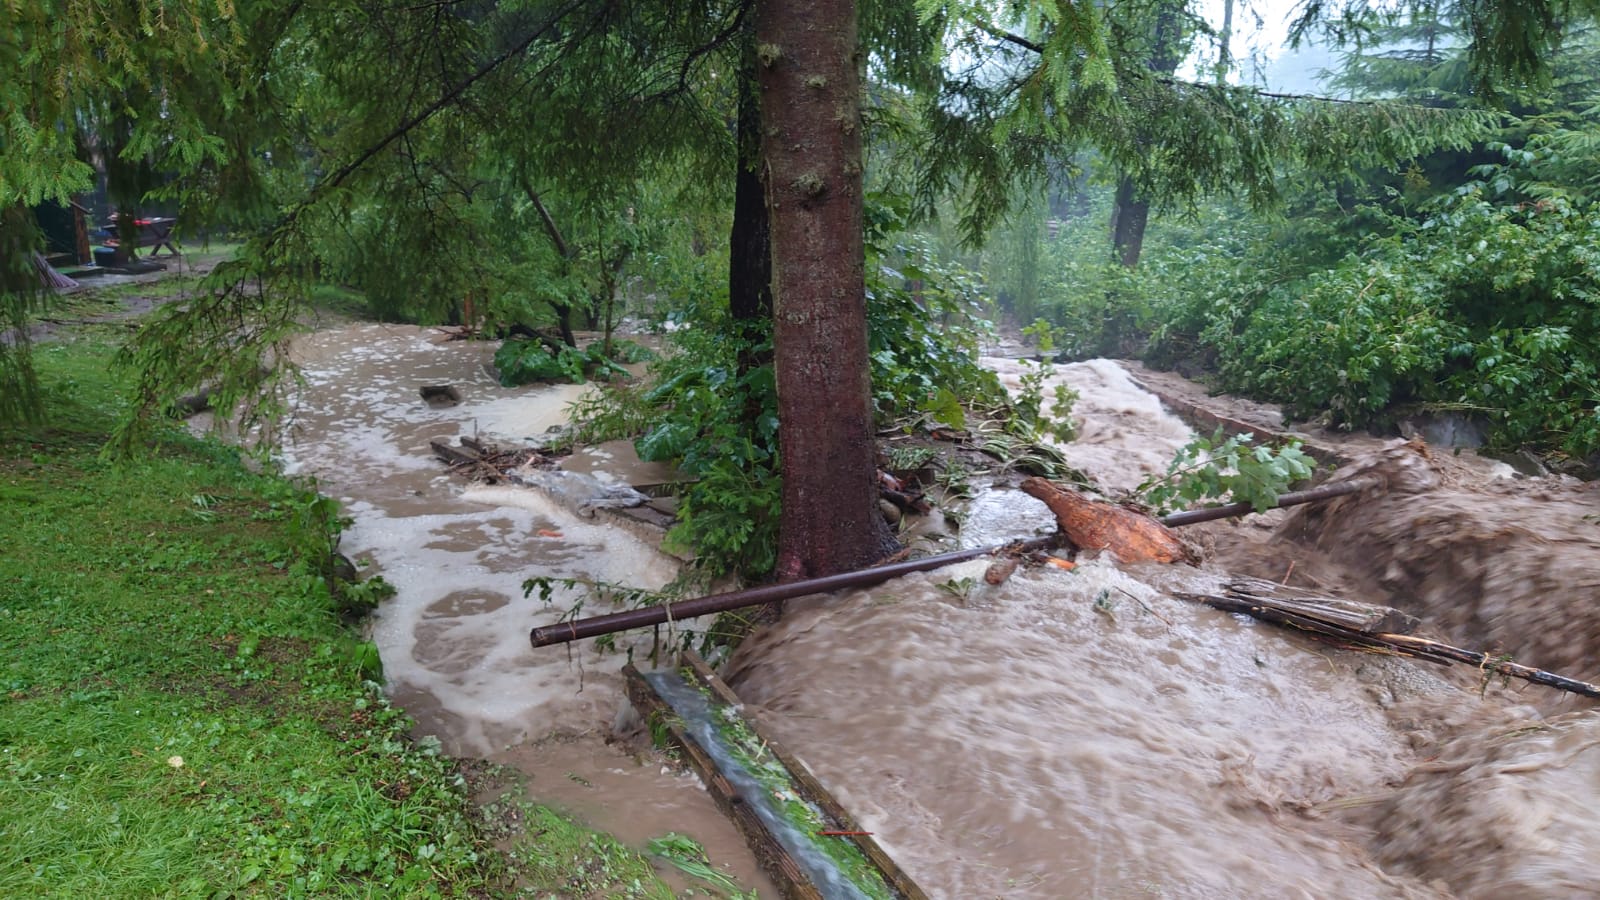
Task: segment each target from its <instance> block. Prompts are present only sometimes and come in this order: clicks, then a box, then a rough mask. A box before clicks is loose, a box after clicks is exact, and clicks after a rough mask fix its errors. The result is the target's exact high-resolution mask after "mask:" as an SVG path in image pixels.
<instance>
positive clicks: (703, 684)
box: [623, 651, 927, 900]
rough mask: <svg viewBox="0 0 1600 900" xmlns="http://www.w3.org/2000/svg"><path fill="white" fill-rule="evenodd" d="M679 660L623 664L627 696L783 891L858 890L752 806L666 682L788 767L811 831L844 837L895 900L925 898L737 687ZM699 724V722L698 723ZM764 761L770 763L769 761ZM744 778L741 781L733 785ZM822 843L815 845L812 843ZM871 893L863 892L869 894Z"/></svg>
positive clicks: (694, 659) (686, 658)
mask: <svg viewBox="0 0 1600 900" xmlns="http://www.w3.org/2000/svg"><path fill="white" fill-rule="evenodd" d="M679 662H680V666H679V668H678V669H677V670H676V671H674V672H666V673H651V674H650V675H649V676H646V675H645V674H644V673H641V672H640V671H639V670H638V669H636V668H635V667H634V666H633V665H632V664H629V665H628V666H625V667H624V668H623V674H624V675H625V676H626V678H627V683H628V696H629V698H630V699H631V700H632V701H633V704H634V706H635V708H636V709H638V710H639V712H640V714H641V715H642V716H643V717H644V719H645V721H646V723H647V724H649V726H650V728H651V732H652V733H653V734H656V735H663V734H664V735H666V736H667V737H669V738H670V740H671V741H672V742H673V743H674V744H676V745H677V746H678V747H679V748H680V749H681V750H682V752H683V755H684V759H685V760H686V761H687V762H688V763H689V765H690V766H691V767H693V768H694V769H695V771H696V772H697V773H698V774H699V775H700V777H701V779H702V780H703V781H704V783H705V785H706V789H707V790H708V791H709V792H710V793H711V796H712V799H713V800H715V801H716V803H717V805H718V807H719V808H721V809H722V811H723V813H724V814H726V815H727V816H728V817H729V819H730V820H732V821H733V823H734V825H735V827H737V828H738V829H739V831H740V833H741V834H743V835H744V837H745V840H746V841H747V842H748V843H749V845H750V848H751V850H752V851H753V852H754V853H755V856H756V859H757V860H759V861H760V862H761V865H762V867H763V868H764V869H765V870H766V872H767V874H768V875H769V876H770V877H771V878H772V880H773V881H774V882H775V883H777V885H778V886H779V889H780V891H782V893H783V896H784V897H786V898H793V900H797V898H804V900H811V898H819V900H821V898H832V897H838V896H860V895H862V894H861V891H860V889H859V888H856V887H854V886H853V885H850V884H849V883H848V882H843V883H841V882H840V880H839V878H840V875H839V873H840V872H841V871H842V870H836V871H835V872H832V873H830V872H826V871H823V872H818V871H817V868H818V867H817V864H816V857H815V854H814V853H808V852H806V851H805V850H804V848H802V847H794V846H793V845H792V843H791V842H792V835H791V836H790V837H783V836H781V831H782V829H775V828H773V827H770V826H769V820H770V814H763V812H762V811H761V810H760V809H758V806H759V805H760V804H761V803H762V802H763V801H764V800H765V799H766V798H764V797H761V796H752V795H755V794H759V793H761V790H760V789H759V788H755V787H752V786H749V785H748V783H747V782H746V780H745V779H744V778H743V777H741V776H739V775H738V774H737V773H733V772H726V771H724V764H722V763H719V760H718V755H717V754H715V753H713V752H712V751H711V750H710V749H708V748H707V747H706V746H705V745H704V743H703V741H702V739H701V737H697V736H696V734H694V733H691V732H692V730H693V729H692V728H691V727H689V726H688V725H687V724H686V723H685V721H684V719H683V718H682V717H681V716H680V714H679V711H678V710H677V709H676V708H675V707H674V704H673V702H671V700H670V699H669V698H668V697H667V696H665V693H666V691H665V688H666V686H667V685H668V684H670V683H673V682H679V683H681V684H682V685H684V686H687V688H688V689H689V690H690V691H692V692H694V693H695V695H696V696H703V698H704V701H705V702H706V703H707V704H708V709H709V710H711V711H712V713H713V714H714V716H717V717H726V718H728V719H729V720H733V721H736V722H737V723H738V727H740V728H743V729H745V730H746V731H747V732H748V733H749V734H750V735H753V736H754V740H756V741H758V742H759V744H760V747H761V751H762V753H763V754H764V755H769V756H770V757H771V758H772V760H773V761H774V763H775V764H776V765H780V766H781V767H782V769H783V770H786V772H787V775H788V784H789V788H788V790H791V791H792V792H793V794H794V795H795V796H796V797H797V798H798V799H799V800H800V801H802V802H804V803H805V804H807V805H809V806H810V807H811V808H812V809H813V810H815V811H816V812H817V813H819V814H820V815H819V818H820V821H822V822H823V824H824V828H823V829H822V833H821V834H820V835H817V836H816V837H815V838H813V840H815V839H816V838H820V839H822V840H827V841H849V842H851V843H852V844H854V846H855V848H856V849H857V850H859V851H860V857H858V859H859V858H861V857H864V859H865V863H866V864H867V865H868V866H870V870H869V871H870V873H871V874H872V876H874V880H875V881H877V882H878V884H879V886H880V887H882V888H883V889H884V890H886V891H887V892H888V895H889V896H893V897H895V898H900V900H926V897H927V895H926V894H924V893H923V892H922V890H921V889H920V888H918V887H917V885H916V884H915V882H913V881H912V880H911V878H910V876H908V875H906V874H905V872H904V871H902V870H901V869H900V867H899V866H897V865H896V864H895V862H894V860H893V859H891V858H890V857H889V855H888V853H887V852H886V851H884V849H883V848H882V847H881V846H879V845H878V843H877V842H876V841H874V840H873V839H872V836H871V835H870V834H866V833H864V832H863V830H862V828H861V826H860V823H858V822H857V821H856V820H855V818H854V817H853V816H851V815H850V813H849V812H848V811H847V810H845V808H844V807H843V806H842V805H841V804H839V802H838V801H837V800H836V799H835V798H834V797H833V795H832V794H831V793H830V792H829V791H828V790H827V788H826V787H824V786H823V785H822V783H821V782H819V781H818V780H817V779H816V777H815V776H814V775H812V774H811V771H810V770H809V769H807V768H806V766H805V765H804V764H803V763H801V762H800V761H799V760H798V759H797V758H795V757H794V756H793V755H792V754H790V753H789V752H788V751H787V750H786V749H784V747H783V746H782V744H780V743H779V742H778V741H777V740H776V739H775V738H774V737H773V736H772V735H771V734H770V733H768V732H767V731H766V730H765V729H763V728H761V726H760V725H759V724H758V723H756V722H754V721H752V720H750V719H748V718H745V717H744V716H743V715H742V713H741V712H740V710H741V708H742V707H741V705H740V702H739V698H738V697H737V695H735V694H734V693H733V690H732V689H731V688H729V687H728V686H727V684H726V683H724V682H723V681H722V679H720V678H718V677H717V675H716V673H714V672H712V671H711V668H710V667H709V666H708V665H706V663H705V661H704V660H702V659H701V658H700V657H699V656H698V655H697V654H695V653H693V652H692V651H685V652H684V653H683V654H682V655H681V656H680V658H679ZM700 730H701V731H702V732H703V731H704V729H703V728H701V729H700ZM769 765H770V764H769ZM739 783H746V785H747V786H746V787H745V788H744V789H741V788H740V787H738V786H737V785H738V784H739ZM818 846H820V845H818ZM872 895H873V894H867V896H872Z"/></svg>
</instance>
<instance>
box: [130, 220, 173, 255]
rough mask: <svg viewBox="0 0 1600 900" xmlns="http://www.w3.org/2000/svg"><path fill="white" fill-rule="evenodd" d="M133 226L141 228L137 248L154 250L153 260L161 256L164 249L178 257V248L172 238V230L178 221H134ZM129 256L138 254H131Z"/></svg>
mask: <svg viewBox="0 0 1600 900" xmlns="http://www.w3.org/2000/svg"><path fill="white" fill-rule="evenodd" d="M133 224H135V225H138V226H139V243H138V244H137V245H136V246H137V247H139V248H143V247H152V248H154V249H152V250H151V251H150V256H151V257H152V258H154V257H157V256H160V255H161V248H162V247H165V248H167V250H169V251H170V252H171V253H172V255H173V256H177V255H178V247H177V244H176V242H175V241H174V239H173V237H172V229H173V228H176V227H177V225H178V220H177V219H175V218H170V219H134V220H133ZM130 250H131V248H130ZM129 255H130V256H134V255H137V254H136V253H134V252H130V253H129Z"/></svg>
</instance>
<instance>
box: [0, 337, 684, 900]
mask: <svg viewBox="0 0 1600 900" xmlns="http://www.w3.org/2000/svg"><path fill="white" fill-rule="evenodd" d="M122 333H125V332H124V330H122V329H119V328H115V327H89V328H81V329H76V330H74V331H72V332H70V333H66V334H63V335H62V340H60V341H58V342H52V343H47V344H43V345H40V346H39V347H37V348H36V354H35V359H36V362H37V364H38V366H39V369H40V374H41V380H42V381H43V382H44V384H45V385H46V387H47V402H48V406H49V418H48V420H47V423H46V424H44V425H41V426H37V427H32V428H26V429H19V428H15V427H13V428H10V429H3V428H0V521H3V522H4V523H5V532H4V535H3V538H0V846H3V847H5V852H4V853H0V896H4V897H73V898H78V897H96V896H101V897H129V896H151V897H158V896H162V897H164V896H172V897H225V896H260V897H277V896H319V897H321V896H328V897H397V896H407V897H413V896H414V897H432V896H473V897H482V896H507V895H511V894H512V893H514V892H516V891H518V890H519V888H520V889H523V890H525V891H528V892H537V891H539V890H542V888H541V887H540V885H543V884H546V883H550V884H560V885H576V886H578V887H580V888H581V892H572V891H569V890H567V889H566V888H561V889H557V890H555V892H554V893H553V894H540V895H541V896H545V895H549V896H562V897H612V896H617V897H656V896H670V892H667V893H662V892H663V891H665V888H663V887H661V886H660V885H659V883H658V882H656V880H655V878H654V876H653V874H652V870H651V868H650V865H649V863H648V862H647V861H645V860H644V859H642V858H641V857H639V855H638V854H636V853H633V852H632V851H630V850H627V849H626V848H623V847H620V846H618V845H615V842H614V841H610V842H609V843H608V841H609V839H608V838H605V837H604V836H599V835H595V834H593V833H592V832H589V831H588V830H586V829H583V828H582V827H580V826H577V825H575V824H573V823H571V822H568V821H566V820H562V819H559V817H554V815H553V814H548V811H543V810H540V811H538V818H530V819H529V821H530V822H537V824H538V827H537V828H529V829H527V830H526V831H525V832H523V833H522V835H521V837H520V838H517V837H516V836H512V837H510V838H506V839H505V840H506V841H508V844H509V846H511V847H512V848H513V850H512V853H511V854H510V855H509V856H508V855H507V854H506V853H504V852H502V851H501V850H499V849H497V847H496V844H494V843H492V842H491V841H490V839H489V836H490V835H491V834H494V835H495V836H496V837H502V838H504V836H503V835H500V834H499V832H498V830H497V827H496V826H495V823H493V822H491V821H490V819H489V818H487V817H488V816H489V815H490V813H487V812H485V811H484V810H481V809H478V808H476V807H474V806H473V804H472V803H471V801H470V800H469V783H468V781H467V779H466V777H465V776H464V774H463V772H462V769H461V767H460V766H459V765H458V764H457V762H456V761H454V760H451V759H449V758H446V757H443V756H441V755H439V754H438V753H436V752H433V751H432V750H431V749H430V748H429V747H426V746H419V745H417V744H414V743H412V742H410V741H409V740H407V739H406V737H405V729H406V727H407V726H408V722H407V720H406V718H405V716H404V715H403V714H402V713H401V712H400V711H398V710H396V709H393V708H392V707H390V706H389V705H388V703H387V701H386V700H385V699H384V697H383V694H382V692H381V689H379V687H378V686H377V685H376V684H373V683H372V682H371V681H369V680H368V677H369V676H371V675H372V674H374V673H373V672H372V671H371V666H370V653H371V648H370V645H365V644H363V642H362V641H361V640H360V638H359V637H358V636H357V635H356V634H355V633H354V632H352V631H350V630H349V629H347V628H345V627H344V626H342V625H341V624H340V623H339V620H338V616H337V615H336V614H335V612H334V608H335V607H334V603H333V600H332V598H331V597H330V596H329V593H328V587H327V585H326V583H325V582H324V580H323V579H322V578H321V577H320V575H319V574H318V573H319V568H320V561H319V555H320V554H323V553H325V552H326V550H327V548H328V546H329V542H330V534H329V531H328V521H327V520H328V518H329V515H328V507H329V504H328V503H327V502H326V501H322V502H320V503H319V502H318V501H317V499H316V497H315V495H314V494H311V493H310V492H308V491H306V490H305V489H304V488H302V487H300V486H297V485H294V484H291V483H289V482H286V481H284V480H283V479H281V478H278V477H275V476H273V475H270V474H256V473H252V472H251V471H250V470H249V469H248V468H247V467H246V466H245V465H243V464H242V462H241V460H240V458H239V455H238V453H237V452H236V451H235V450H233V449H231V448H228V447H225V446H221V445H219V444H216V443H213V442H210V441H202V440H198V439H194V438H191V437H189V436H187V435H186V434H183V433H181V432H179V431H177V430H176V429H174V430H173V431H171V432H169V433H167V434H166V435H164V436H163V438H162V440H161V442H160V445H159V446H157V447H155V448H153V449H152V451H151V452H150V453H149V454H147V455H145V456H143V457H142V458H140V459H137V460H134V461H131V462H123V463H111V462H106V461H104V460H102V459H101V458H100V456H99V451H100V447H101V445H102V443H103V442H104V440H105V438H106V436H107V434H108V433H109V430H110V428H111V427H112V425H113V422H114V418H115V415H116V413H117V411H118V409H119V407H120V402H119V399H118V385H117V384H116V382H115V381H114V380H113V379H114V376H113V375H111V374H109V373H108V363H109V360H110V357H111V354H112V352H113V351H114V349H115V347H114V342H115V341H116V340H119V339H120V335H121V334H122ZM546 816H548V820H547V819H546V818H545V817H546ZM652 892H654V893H652Z"/></svg>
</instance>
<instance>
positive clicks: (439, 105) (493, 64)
mask: <svg viewBox="0 0 1600 900" xmlns="http://www.w3.org/2000/svg"><path fill="white" fill-rule="evenodd" d="M585 2H587V0H572V2H570V3H568V4H567V5H566V6H565V7H564V8H562V9H561V10H560V11H559V12H557V13H556V14H555V15H553V16H551V17H550V18H549V19H548V20H547V21H546V22H545V23H544V24H543V25H541V26H540V27H539V28H537V29H535V30H534V31H532V32H531V33H529V34H528V35H527V36H525V37H524V38H523V39H522V40H520V41H518V42H517V43H516V44H514V45H512V46H511V47H510V48H509V49H507V50H506V51H505V52H504V53H502V54H500V55H499V56H496V57H495V58H494V59H491V60H489V61H488V62H486V63H484V64H483V65H481V66H479V67H478V69H477V71H475V72H473V73H472V74H471V75H468V76H467V77H466V78H463V79H462V80H461V81H458V82H456V84H455V85H453V86H452V87H451V88H450V89H449V90H447V91H445V92H444V93H443V94H442V95H440V96H439V98H438V99H437V100H435V101H433V102H432V103H430V104H428V105H427V107H425V108H424V109H422V110H421V111H420V112H418V113H416V114H415V115H413V116H411V117H410V118H408V119H406V120H405V121H403V122H401V123H400V124H399V125H396V126H395V127H394V129H393V130H392V131H390V132H389V133H388V134H386V135H384V136H383V138H382V139H380V140H379V141H378V142H377V143H375V144H372V145H371V146H369V147H367V149H366V150H364V151H362V153H361V155H360V156H357V157H356V158H355V159H353V160H351V161H350V162H348V163H345V164H344V165H343V166H340V167H339V168H338V170H337V171H335V172H334V173H333V174H332V175H330V176H329V177H328V179H327V180H326V181H324V182H322V184H321V185H319V186H318V191H319V192H321V191H326V190H331V189H332V188H336V187H338V186H339V185H340V184H341V183H343V182H344V180H345V179H346V178H349V177H350V176H351V175H352V174H354V173H355V171H356V170H357V169H360V168H361V167H362V166H364V165H366V164H367V162H368V161H369V160H371V159H372V158H373V157H374V156H377V155H378V154H379V153H382V152H383V151H384V149H386V148H387V147H388V146H389V145H390V144H393V143H394V142H395V141H397V140H399V139H400V138H402V137H404V136H405V135H406V134H408V133H410V132H411V130H412V129H414V128H416V127H417V126H418V125H421V124H422V123H423V122H426V121H427V120H428V119H431V118H433V116H434V114H435V113H437V112H439V111H440V110H441V109H444V108H445V107H446V106H449V105H450V104H451V103H454V102H455V101H456V100H457V99H458V98H460V96H461V95H462V94H464V93H466V91H467V89H468V88H470V87H472V86H473V85H474V84H477V83H478V82H479V81H480V80H482V79H483V78H484V77H486V76H487V75H489V74H490V73H492V72H494V71H495V70H496V69H498V68H500V67H501V66H502V65H504V64H505V63H507V62H509V61H510V60H511V59H513V58H514V57H517V56H520V55H521V54H522V53H524V52H525V51H526V50H527V49H528V48H529V47H531V46H533V42H534V41H537V40H539V39H540V38H541V37H544V36H545V35H546V34H547V33H549V31H550V30H551V29H552V28H554V27H555V26H556V25H557V24H558V23H559V22H560V21H561V20H562V19H565V18H566V17H567V16H568V15H570V14H572V13H573V12H574V11H575V10H577V9H578V8H579V7H581V6H583V5H584V3H585ZM301 208H304V207H303V206H302V207H301ZM298 211H299V210H298V209H297V210H296V211H295V212H298ZM293 218H294V213H290V216H289V219H290V220H292V219H293ZM284 224H288V222H287V221H286V222H285V223H284Z"/></svg>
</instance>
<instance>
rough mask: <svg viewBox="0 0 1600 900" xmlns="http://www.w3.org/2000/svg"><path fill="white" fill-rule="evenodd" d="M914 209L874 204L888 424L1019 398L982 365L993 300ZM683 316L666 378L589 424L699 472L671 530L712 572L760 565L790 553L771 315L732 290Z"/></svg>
mask: <svg viewBox="0 0 1600 900" xmlns="http://www.w3.org/2000/svg"><path fill="white" fill-rule="evenodd" d="M903 208H904V207H903V205H900V204H896V203H895V202H893V201H892V200H891V199H890V198H877V199H876V200H875V202H874V203H872V204H871V205H870V206H869V228H870V229H871V240H870V242H869V249H868V254H869V262H870V263H871V265H872V268H871V269H870V270H869V272H870V274H869V278H868V295H869V303H868V310H867V315H868V341H869V346H870V347H871V350H872V356H871V363H872V384H873V403H874V407H875V410H876V416H877V419H878V421H879V423H880V424H882V425H889V424H891V423H893V422H895V421H897V420H901V419H904V418H905V417H908V416H917V415H925V416H927V417H929V418H931V419H935V420H938V421H942V422H945V423H947V424H953V425H957V426H959V425H961V424H963V421H964V420H963V417H964V415H965V413H964V405H965V406H977V407H986V406H987V407H992V406H1004V405H1006V404H1007V403H1008V402H1009V401H1008V400H1007V398H1006V395H1005V392H1004V389H1003V388H1002V387H1001V386H1000V383H999V381H998V379H997V378H996V377H995V376H994V374H993V373H992V372H989V371H987V370H985V369H982V368H981V367H979V366H978V364H977V351H978V347H979V341H980V340H981V338H982V337H983V336H984V335H985V334H986V333H987V329H989V328H990V325H989V322H988V320H987V319H986V318H985V316H986V314H987V312H988V305H987V301H986V298H985V297H984V296H983V294H982V293H981V291H980V290H979V287H978V284H977V282H976V279H975V277H974V276H973V275H972V274H971V273H970V272H967V271H966V270H964V269H963V268H961V267H960V266H959V265H956V264H953V263H941V262H939V261H938V260H937V259H936V258H935V257H934V255H933V253H932V251H931V249H930V248H929V246H928V244H927V242H926V241H923V240H921V239H918V238H916V237H915V236H913V235H907V234H905V233H904V232H903V231H902V230H901V229H902V227H903V224H904V220H903V218H902V213H901V210H903ZM701 304H703V305H701ZM674 315H675V316H678V317H682V318H687V319H692V320H693V321H695V322H697V323H698V324H697V326H696V327H694V328H691V329H684V330H680V331H676V332H673V334H672V340H673V344H674V350H673V352H671V353H669V354H667V355H666V356H665V358H664V359H663V360H662V361H660V362H659V363H657V364H656V365H655V366H654V367H653V368H652V372H651V374H652V377H653V378H654V379H655V383H654V386H653V387H651V388H649V389H648V390H645V391H643V392H639V391H627V390H624V391H621V392H614V393H612V394H610V395H609V396H607V397H606V398H605V399H604V400H601V401H600V402H598V403H593V402H592V403H590V404H588V405H587V406H585V407H583V408H582V409H581V410H580V419H581V421H580V422H579V430H580V434H582V435H583V436H585V437H586V438H591V439H592V438H597V437H619V436H628V437H632V436H636V435H637V436H638V441H637V449H638V451H639V455H640V457H641V458H643V459H647V460H658V461H668V462H673V463H675V464H676V465H677V466H678V467H679V468H680V469H681V470H682V471H683V472H684V474H686V475H688V476H691V477H692V478H693V479H694V481H693V483H692V484H690V485H688V486H687V487H686V488H685V489H684V492H683V494H682V496H681V498H680V503H679V507H678V524H677V525H676V526H675V527H674V529H673V530H672V532H671V533H670V534H669V535H668V539H669V541H670V542H671V543H672V544H673V545H675V546H676V547H677V548H678V549H680V550H682V551H684V552H687V553H690V554H692V555H694V556H695V557H696V558H697V560H698V564H699V569H700V572H701V574H703V575H707V576H712V577H715V576H719V575H724V574H729V573H739V574H742V575H745V576H750V577H757V576H760V575H763V574H765V573H766V572H768V571H770V570H771V568H772V566H773V564H774V562H775V561H776V560H775V557H774V555H773V554H774V550H775V548H776V546H777V544H776V540H775V537H776V534H777V527H778V517H779V515H780V512H781V510H780V502H779V501H780V492H779V475H780V472H781V463H780V458H779V452H778V451H779V447H778V416H777V395H776V386H775V382H774V378H773V371H772V366H771V364H770V362H768V360H770V349H771V348H770V338H769V337H768V336H767V334H766V332H765V330H764V328H763V327H762V326H761V325H760V324H757V325H756V326H754V327H751V325H750V323H739V322H736V321H735V320H733V319H731V318H730V317H729V316H728V313H727V306H726V301H725V300H724V299H723V297H722V295H720V294H712V295H711V296H710V297H709V298H698V299H696V300H694V301H692V302H691V303H690V305H688V306H685V307H682V308H680V309H678V310H677V311H676V312H675V313H674ZM1012 418H1015V417H1012ZM1015 421H1016V422H1017V423H1018V427H1020V428H1027V429H1031V428H1032V425H1033V423H1032V421H1031V420H1028V419H1025V418H1016V419H1015ZM641 431H642V432H643V433H642V434H640V432H641ZM1031 433H1032V432H1031V430H1030V434H1031Z"/></svg>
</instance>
